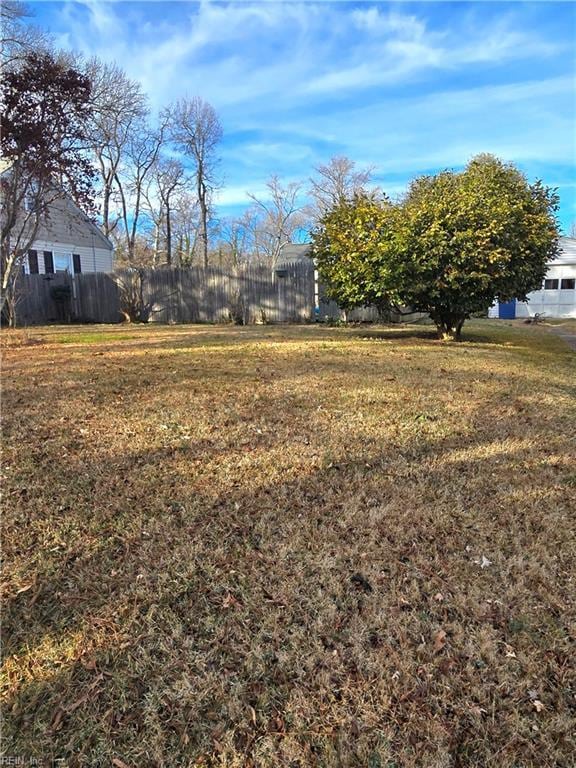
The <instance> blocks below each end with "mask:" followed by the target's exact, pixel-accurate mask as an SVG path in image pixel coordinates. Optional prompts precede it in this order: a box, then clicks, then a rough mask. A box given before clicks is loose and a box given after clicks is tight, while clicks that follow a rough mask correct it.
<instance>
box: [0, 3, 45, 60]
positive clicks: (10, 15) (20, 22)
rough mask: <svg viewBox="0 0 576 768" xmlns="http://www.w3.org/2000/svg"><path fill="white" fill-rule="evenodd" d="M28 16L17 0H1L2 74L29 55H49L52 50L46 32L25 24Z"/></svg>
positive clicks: (29, 13)
mask: <svg viewBox="0 0 576 768" xmlns="http://www.w3.org/2000/svg"><path fill="white" fill-rule="evenodd" d="M30 16H32V12H31V10H30V9H29V8H28V6H26V5H25V4H24V3H21V2H19V1H18V0H2V2H1V3H0V29H1V33H2V34H1V40H2V47H1V57H0V58H1V61H2V70H3V72H6V70H8V69H11V68H12V67H14V66H17V65H18V62H19V61H21V60H22V59H23V58H25V57H26V56H27V55H28V54H29V53H32V52H36V53H49V52H50V51H51V49H52V41H51V40H50V37H49V36H48V35H47V34H46V32H44V31H43V30H41V29H39V28H38V27H36V26H33V25H31V24H28V23H25V21H24V20H25V19H27V18H29V17H30Z"/></svg>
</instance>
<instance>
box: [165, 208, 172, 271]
mask: <svg viewBox="0 0 576 768" xmlns="http://www.w3.org/2000/svg"><path fill="white" fill-rule="evenodd" d="M166 264H167V265H168V266H169V267H171V266H172V221H171V217H170V203H169V202H168V201H166Z"/></svg>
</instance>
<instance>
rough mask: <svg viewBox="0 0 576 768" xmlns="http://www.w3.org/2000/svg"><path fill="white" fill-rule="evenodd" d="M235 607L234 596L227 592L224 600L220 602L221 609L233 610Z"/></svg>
mask: <svg viewBox="0 0 576 768" xmlns="http://www.w3.org/2000/svg"><path fill="white" fill-rule="evenodd" d="M236 605H238V600H236V598H235V597H234V595H232V594H230V592H228V594H227V595H226V597H225V598H224V600H222V607H223V608H234V607H235V606H236Z"/></svg>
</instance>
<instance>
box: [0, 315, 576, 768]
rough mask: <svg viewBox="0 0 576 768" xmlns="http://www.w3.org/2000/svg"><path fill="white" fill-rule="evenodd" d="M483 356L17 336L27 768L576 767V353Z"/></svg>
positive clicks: (17, 519) (421, 333) (11, 421)
mask: <svg viewBox="0 0 576 768" xmlns="http://www.w3.org/2000/svg"><path fill="white" fill-rule="evenodd" d="M464 333H465V338H466V339H467V340H466V341H465V342H464V343H461V344H442V343H440V342H437V341H435V340H434V338H433V336H432V332H431V330H429V329H427V328H408V329H399V328H397V327H395V328H384V327H382V328H375V327H374V328H328V327H313V326H299V327H295V326H288V327H279V326H264V327H249V328H248V327H247V328H234V327H224V326H222V327H218V326H173V327H169V326H164V327H150V326H111V327H98V326H95V327H83V328H80V327H79V328H72V327H66V328H62V327H59V328H41V329H35V328H33V329H31V330H30V331H29V332H28V333H11V332H7V333H3V334H2V337H1V338H2V341H3V344H4V346H5V347H6V349H5V351H4V356H3V357H4V363H3V429H4V465H3V487H4V505H3V506H4V515H3V542H4V547H3V549H4V557H5V567H4V576H3V587H4V592H5V598H4V599H5V608H4V615H3V653H4V664H3V679H2V695H3V699H4V713H5V722H4V732H3V755H4V756H5V758H7V756H11V757H14V756H18V757H22V758H26V759H27V760H29V759H30V758H31V757H34V758H37V759H38V760H39V761H40V759H41V758H42V759H43V760H44V761H45V762H39V764H40V765H44V764H45V765H48V764H49V763H48V759H51V758H65V762H64V763H62V764H63V765H67V766H102V767H104V766H106V768H108V766H116V768H126V766H128V768H149V767H150V768H152V767H155V766H158V767H159V766H166V768H176V767H177V766H178V767H180V766H189V767H192V766H197V767H198V768H200V766H221V767H222V768H224V767H225V768H240V766H242V767H244V766H246V767H248V766H253V767H254V768H272V767H274V768H276V767H277V766H278V767H280V766H282V767H286V768H309V767H313V766H317V767H318V768H320V767H322V768H332V767H333V766H334V767H335V766H339V767H341V768H353V767H355V766H358V767H359V768H360V767H361V768H393V767H395V768H411V767H416V766H421V767H423V768H444V767H448V766H488V765H493V766H499V767H504V768H506V767H508V768H512V766H515V767H516V768H519V767H520V766H522V768H527V767H528V766H538V767H539V768H543V767H544V766H566V768H568V766H573V765H574V754H576V751H575V750H576V740H575V725H574V723H575V716H576V673H575V667H574V653H575V640H576V623H575V616H576V611H575V601H576V583H575V580H574V571H575V562H576V561H575V557H576V535H575V534H576V531H575V527H576V525H575V518H576V515H575V512H576V464H575V461H574V457H575V455H576V429H575V424H576V387H575V383H576V355H575V354H574V353H573V352H571V351H570V350H569V348H568V347H567V346H566V344H565V343H564V342H563V341H562V340H561V339H560V338H558V337H556V336H553V335H552V334H551V333H550V332H549V331H547V330H546V329H545V328H542V327H539V326H535V327H531V326H530V327H527V326H523V325H517V326H513V325H510V324H506V323H501V322H498V321H475V322H474V323H470V324H469V325H467V326H466V327H465V329H464Z"/></svg>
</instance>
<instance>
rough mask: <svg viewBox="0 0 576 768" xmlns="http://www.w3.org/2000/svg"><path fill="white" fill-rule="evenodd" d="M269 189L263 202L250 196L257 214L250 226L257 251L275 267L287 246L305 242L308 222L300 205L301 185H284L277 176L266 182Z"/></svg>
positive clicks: (293, 183) (294, 183)
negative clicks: (296, 242)
mask: <svg viewBox="0 0 576 768" xmlns="http://www.w3.org/2000/svg"><path fill="white" fill-rule="evenodd" d="M266 189H267V193H266V196H265V197H264V198H263V199H260V198H258V197H256V195H253V194H251V193H248V197H249V198H250V199H251V200H253V201H254V214H256V215H254V216H253V218H252V221H251V224H252V227H253V237H254V241H255V249H256V250H257V251H258V252H259V253H260V254H262V255H263V256H264V257H265V258H266V260H267V261H268V262H269V263H270V264H271V265H272V266H275V265H276V263H277V262H278V258H279V256H280V253H281V251H282V248H283V247H284V246H285V245H286V244H287V243H290V242H294V241H297V240H302V239H305V237H306V235H307V232H306V230H307V226H308V219H307V215H306V212H305V210H304V208H303V206H301V205H300V203H299V196H300V193H301V191H302V184H300V183H299V182H291V183H290V184H287V185H286V186H282V184H281V182H280V180H279V178H278V176H276V175H273V176H271V177H270V178H269V179H268V181H267V182H266Z"/></svg>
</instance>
